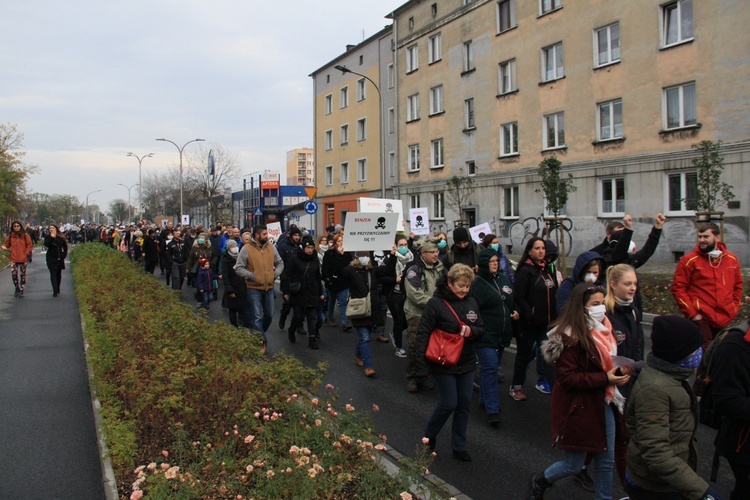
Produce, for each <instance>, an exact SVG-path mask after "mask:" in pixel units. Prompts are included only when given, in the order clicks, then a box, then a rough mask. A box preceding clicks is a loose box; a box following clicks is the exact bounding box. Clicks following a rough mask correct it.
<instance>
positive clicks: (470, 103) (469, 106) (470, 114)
mask: <svg viewBox="0 0 750 500" xmlns="http://www.w3.org/2000/svg"><path fill="white" fill-rule="evenodd" d="M464 128H465V129H466V130H472V129H474V128H476V120H475V117H474V98H473V97H472V98H471V99H466V100H465V101H464Z"/></svg>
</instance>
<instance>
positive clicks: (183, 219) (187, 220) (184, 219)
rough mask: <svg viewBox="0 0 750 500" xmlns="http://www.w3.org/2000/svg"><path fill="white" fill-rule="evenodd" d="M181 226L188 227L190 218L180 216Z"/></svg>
mask: <svg viewBox="0 0 750 500" xmlns="http://www.w3.org/2000/svg"><path fill="white" fill-rule="evenodd" d="M182 225H183V226H189V225H190V216H189V215H183V216H182Z"/></svg>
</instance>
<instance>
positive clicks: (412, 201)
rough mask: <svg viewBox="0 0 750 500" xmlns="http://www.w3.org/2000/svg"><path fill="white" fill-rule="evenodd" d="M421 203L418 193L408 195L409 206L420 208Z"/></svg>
mask: <svg viewBox="0 0 750 500" xmlns="http://www.w3.org/2000/svg"><path fill="white" fill-rule="evenodd" d="M421 207H422V203H421V201H420V196H419V195H418V194H412V195H410V196H409V208H421Z"/></svg>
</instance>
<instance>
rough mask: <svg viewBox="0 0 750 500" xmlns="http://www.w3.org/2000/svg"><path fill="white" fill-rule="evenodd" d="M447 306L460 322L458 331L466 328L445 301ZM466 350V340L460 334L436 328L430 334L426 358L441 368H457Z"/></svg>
mask: <svg viewBox="0 0 750 500" xmlns="http://www.w3.org/2000/svg"><path fill="white" fill-rule="evenodd" d="M443 302H445V305H447V306H448V309H450V310H451V312H452V313H453V316H455V317H456V321H458V331H459V332H460V331H461V328H462V327H463V326H464V322H463V321H461V320H460V319H459V317H458V315H457V314H456V311H454V310H453V308H452V307H451V305H450V304H449V303H448V301H447V300H445V299H443ZM463 348H464V338H463V337H462V336H461V335H459V334H458V333H450V332H446V331H445V330H441V329H440V328H435V329H433V330H432V332H431V333H430V341H429V342H428V344H427V351H426V352H425V354H424V356H425V358H427V360H428V361H431V362H432V363H435V364H438V365H440V366H447V367H451V366H456V365H457V364H458V360H459V358H460V357H461V351H462V350H463Z"/></svg>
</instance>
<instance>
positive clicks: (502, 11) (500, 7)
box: [495, 0, 516, 34]
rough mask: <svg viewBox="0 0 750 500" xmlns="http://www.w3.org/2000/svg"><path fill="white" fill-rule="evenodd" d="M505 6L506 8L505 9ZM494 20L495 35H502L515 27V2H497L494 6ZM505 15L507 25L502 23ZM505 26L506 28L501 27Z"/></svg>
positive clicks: (511, 0) (509, 0)
mask: <svg viewBox="0 0 750 500" xmlns="http://www.w3.org/2000/svg"><path fill="white" fill-rule="evenodd" d="M506 6H507V7H506ZM495 14H496V15H495V19H496V21H497V33H498V34H500V33H504V32H506V31H508V30H511V29H513V28H515V27H516V2H515V0H498V2H497V4H495ZM506 15H507V21H508V22H507V23H502V21H503V20H505V16H506ZM503 24H506V25H507V26H506V27H503Z"/></svg>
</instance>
